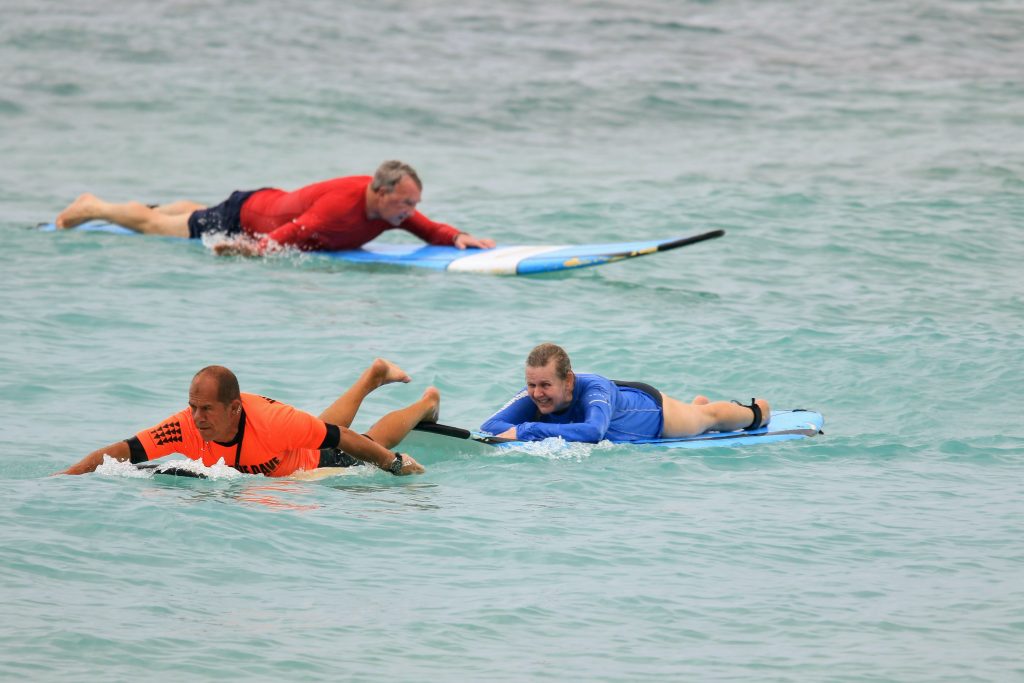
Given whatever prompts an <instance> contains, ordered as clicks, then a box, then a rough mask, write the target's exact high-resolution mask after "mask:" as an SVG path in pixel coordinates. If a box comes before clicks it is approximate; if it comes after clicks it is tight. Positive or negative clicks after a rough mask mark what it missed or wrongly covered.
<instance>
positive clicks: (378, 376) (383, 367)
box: [369, 358, 412, 387]
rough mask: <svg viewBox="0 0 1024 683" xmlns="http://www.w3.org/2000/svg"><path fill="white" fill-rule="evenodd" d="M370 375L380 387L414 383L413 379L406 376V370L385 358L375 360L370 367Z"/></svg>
mask: <svg viewBox="0 0 1024 683" xmlns="http://www.w3.org/2000/svg"><path fill="white" fill-rule="evenodd" d="M369 373H370V375H371V376H372V377H373V378H374V380H376V382H377V386H379V387H380V386H384V385H385V384H391V383H392V382H402V383H405V384H408V383H409V382H411V381H412V377H410V376H409V375H408V374H406V372H405V370H403V369H402V368H400V367H398V366H397V365H395V364H394V363H392V362H391V361H389V360H386V359H384V358H376V359H374V361H373V364H372V365H370V370H369Z"/></svg>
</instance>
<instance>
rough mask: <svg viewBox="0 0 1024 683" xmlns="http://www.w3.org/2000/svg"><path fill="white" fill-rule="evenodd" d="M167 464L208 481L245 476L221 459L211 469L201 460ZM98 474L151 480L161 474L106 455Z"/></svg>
mask: <svg viewBox="0 0 1024 683" xmlns="http://www.w3.org/2000/svg"><path fill="white" fill-rule="evenodd" d="M166 464H167V466H168V467H174V468H175V469H177V470H184V471H187V472H192V473H193V474H197V475H202V476H204V477H206V478H207V479H237V478H238V477H241V476H244V475H243V474H242V473H241V472H239V471H238V470H236V469H235V468H233V467H229V466H228V465H226V464H225V463H224V458H221V459H220V460H218V461H217V462H216V463H214V464H213V465H211V466H210V467H207V466H206V465H204V464H203V463H202V462H200V461H199V460H186V459H175V460H171V461H168V462H167V463H166ZM96 473H97V474H102V475H104V476H108V477H128V478H132V479H151V478H152V477H153V475H155V474H159V473H160V470H159V469H144V470H143V469H139V468H138V467H136V466H135V465H133V464H132V463H130V462H128V461H127V460H117V459H115V458H111V457H110V456H109V455H104V456H103V463H102V464H101V465H100V466H99V467H97V468H96Z"/></svg>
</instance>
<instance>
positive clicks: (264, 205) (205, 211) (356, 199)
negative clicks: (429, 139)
mask: <svg viewBox="0 0 1024 683" xmlns="http://www.w3.org/2000/svg"><path fill="white" fill-rule="evenodd" d="M422 191H423V183H422V182H421V181H420V178H419V176H418V175H417V174H416V171H415V170H413V168H412V167H411V166H409V165H408V164H405V163H402V162H401V161H385V162H384V163H383V164H381V165H380V167H379V168H378V169H377V172H376V173H375V174H374V175H373V177H372V178H371V177H370V176H349V177H346V178H335V179H333V180H326V181H323V182H319V183H314V184H312V185H307V186H305V187H302V188H300V189H298V190H294V191H292V192H286V191H284V190H279V189H276V188H263V189H261V190H253V191H237V192H233V193H232V194H231V196H230V197H228V199H227V200H225V201H224V202H222V203H220V204H218V205H216V206H212V207H206V206H203V205H202V204H197V203H195V202H190V201H180V202H174V203H172V204H164V205H161V206H146V205H144V204H140V203H138V202H128V203H124V204H114V203H111V202H107V201H104V200H102V199H100V198H99V197H96V196H95V195H92V194H83V195H81V196H80V197H78V199H76V200H75V201H74V202H72V203H71V204H70V205H69V206H68V207H67V208H66V209H64V210H63V211H61V212H60V214H58V215H57V221H56V223H57V227H59V228H73V227H75V226H76V225H80V224H81V223H84V222H86V221H90V220H104V221H108V222H110V223H116V224H117V225H120V226H123V227H126V228H129V229H131V230H135V231H137V232H142V233H146V234H153V235H167V236H173V237H190V238H193V239H195V238H199V237H202V236H203V235H204V234H219V235H223V236H225V237H233V238H235V239H231V240H228V241H225V242H222V243H220V244H217V245H215V246H214V251H215V252H216V253H218V254H242V255H245V256H256V255H260V254H263V253H266V252H267V251H269V250H272V249H275V248H281V247H293V248H296V249H300V250H303V251H336V250H341V249H358V248H359V247H361V246H362V245H364V244H366V243H367V242H369V241H370V240H372V239H374V238H375V237H377V236H378V235H380V234H381V233H382V232H384V231H385V230H389V229H391V228H398V227H401V228H403V229H405V230H408V231H409V232H411V233H413V234H414V235H416V236H417V237H419V238H420V239H422V240H424V241H425V242H428V243H430V244H437V245H451V246H455V247H458V248H459V249H465V248H467V247H477V248H490V247H493V246H494V240H491V239H481V238H477V237H474V236H473V235H470V234H469V233H465V232H460V231H459V230H456V229H455V228H453V227H452V226H450V225H447V224H445V223H437V222H434V221H432V220H430V219H429V218H427V217H426V216H424V215H423V214H421V213H419V212H418V211H416V205H417V204H419V203H420V200H421V196H422Z"/></svg>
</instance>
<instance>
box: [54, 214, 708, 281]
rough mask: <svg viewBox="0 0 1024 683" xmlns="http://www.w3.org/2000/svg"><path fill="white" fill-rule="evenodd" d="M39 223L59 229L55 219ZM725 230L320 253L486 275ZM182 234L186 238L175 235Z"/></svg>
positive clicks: (109, 228)
mask: <svg viewBox="0 0 1024 683" xmlns="http://www.w3.org/2000/svg"><path fill="white" fill-rule="evenodd" d="M39 228H40V229H41V230H43V231H46V232H55V231H57V227H56V226H55V225H54V224H53V223H45V224H42V225H40V226H39ZM72 230H77V231H80V232H105V233H111V234H117V235H138V234H139V233H137V232H135V231H133V230H129V229H127V228H122V227H121V226H119V225H114V224H112V223H103V222H99V221H90V222H88V223H83V224H82V225H79V226H78V227H76V228H72ZM724 234H725V231H724V230H711V231H709V232H703V233H699V234H696V235H690V236H684V237H672V238H667V239H655V240H645V241H639V242H610V243H605V244H579V245H558V244H547V245H543V244H536V245H512V246H509V245H499V246H497V247H495V248H494V249H456V248H455V247H436V246H431V245H424V244H422V243H419V244H391V243H384V242H379V241H374V242H369V243H367V244H365V245H364V246H363V248H362V249H350V250H345V251H321V252H316V254H317V255H319V256H322V257H325V258H329V259H335V260H338V261H346V262H349V263H362V264H387V265H395V266H411V267H415V268H431V269H434V270H444V271H450V272H454V273H482V274H487V275H532V274H536V273H551V272H557V271H562V270H573V269H576V268H587V267H590V266H601V265H605V264H608V263H615V262H617V261H624V260H626V259H631V258H636V257H638V256H647V255H649V254H658V253H661V252H665V251H670V250H672V249H678V248H679V247H685V246H688V245H690V244H697V243H698V242H703V241H705V240H710V239H715V238H718V237H721V236H722V235H724ZM171 239H182V238H171Z"/></svg>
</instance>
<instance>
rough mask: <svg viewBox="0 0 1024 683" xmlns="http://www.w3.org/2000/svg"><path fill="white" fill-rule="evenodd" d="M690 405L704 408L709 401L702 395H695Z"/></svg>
mask: <svg viewBox="0 0 1024 683" xmlns="http://www.w3.org/2000/svg"><path fill="white" fill-rule="evenodd" d="M690 403H691V404H693V405H695V406H706V405H707V404H709V403H711V400H710V399H709V398H708V397H707V396H705V395H703V394H697V395H696V396H694V398H693V400H692V401H691V402H690Z"/></svg>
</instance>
